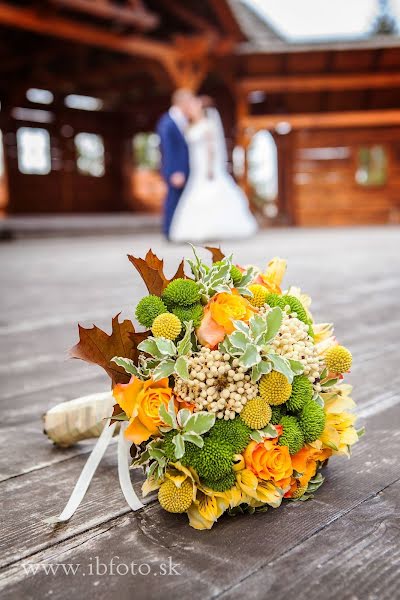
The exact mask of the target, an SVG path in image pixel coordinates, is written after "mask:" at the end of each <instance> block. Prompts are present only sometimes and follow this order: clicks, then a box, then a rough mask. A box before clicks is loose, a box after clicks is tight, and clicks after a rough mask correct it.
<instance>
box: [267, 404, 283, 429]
mask: <svg viewBox="0 0 400 600" xmlns="http://www.w3.org/2000/svg"><path fill="white" fill-rule="evenodd" d="M285 407H286V404H281V405H280V406H271V413H272V414H271V421H270V423H271V425H278V424H279V422H280V420H281V419H282V417H283V416H284V415H285V414H286V410H285Z"/></svg>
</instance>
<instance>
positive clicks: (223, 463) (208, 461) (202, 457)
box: [187, 437, 233, 481]
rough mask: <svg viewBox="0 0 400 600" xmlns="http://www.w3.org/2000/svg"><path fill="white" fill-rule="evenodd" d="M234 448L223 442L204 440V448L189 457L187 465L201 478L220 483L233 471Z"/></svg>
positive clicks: (198, 449) (210, 439) (197, 449)
mask: <svg viewBox="0 0 400 600" xmlns="http://www.w3.org/2000/svg"><path fill="white" fill-rule="evenodd" d="M232 461H233V452H232V446H231V445H230V444H228V443H227V442H224V441H222V440H213V439H212V438H210V437H208V438H205V439H204V446H203V447H202V448H197V447H196V450H195V451H194V452H193V453H190V455H187V464H188V465H189V466H190V467H193V469H194V470H195V471H197V473H198V475H199V477H201V478H204V479H207V480H209V481H219V480H220V479H223V478H224V477H225V476H226V475H228V473H230V471H232V464H233V463H232Z"/></svg>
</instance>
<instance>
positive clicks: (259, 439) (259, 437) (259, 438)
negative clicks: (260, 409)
mask: <svg viewBox="0 0 400 600" xmlns="http://www.w3.org/2000/svg"><path fill="white" fill-rule="evenodd" d="M250 438H251V439H252V440H254V441H255V442H257V443H260V442H262V441H263V437H262V435H261V433H260V432H259V431H258V430H257V429H254V430H253V431H252V432H251V434H250Z"/></svg>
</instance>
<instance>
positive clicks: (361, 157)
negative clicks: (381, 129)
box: [356, 146, 387, 187]
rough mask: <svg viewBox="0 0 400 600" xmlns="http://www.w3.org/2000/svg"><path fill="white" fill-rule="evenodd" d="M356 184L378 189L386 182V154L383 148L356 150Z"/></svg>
mask: <svg viewBox="0 0 400 600" xmlns="http://www.w3.org/2000/svg"><path fill="white" fill-rule="evenodd" d="M357 159H358V165H357V170H356V182H357V183H358V184H359V185H363V186H365V187H379V186H382V185H385V183H386V181H387V152H386V149H385V148H384V147H383V146H363V147H361V148H359V150H358V156H357Z"/></svg>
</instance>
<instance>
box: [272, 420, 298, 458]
mask: <svg viewBox="0 0 400 600" xmlns="http://www.w3.org/2000/svg"><path fill="white" fill-rule="evenodd" d="M280 425H282V427H283V433H282V435H280V436H279V442H278V443H279V445H280V446H287V447H288V448H289V453H290V454H296V452H298V451H299V450H301V449H302V447H303V446H304V436H303V432H302V430H301V429H300V426H299V423H298V421H297V419H296V417H290V416H287V417H282V419H281V420H280Z"/></svg>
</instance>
